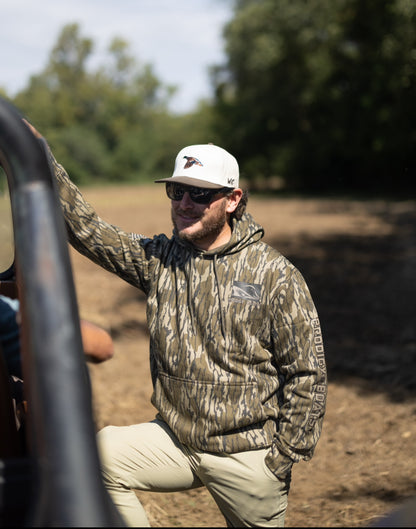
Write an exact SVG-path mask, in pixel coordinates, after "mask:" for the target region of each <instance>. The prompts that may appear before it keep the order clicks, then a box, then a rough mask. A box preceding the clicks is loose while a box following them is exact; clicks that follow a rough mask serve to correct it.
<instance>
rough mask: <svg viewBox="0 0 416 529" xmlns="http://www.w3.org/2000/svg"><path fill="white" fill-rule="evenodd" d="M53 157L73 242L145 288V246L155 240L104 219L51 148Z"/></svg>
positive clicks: (75, 245) (75, 246)
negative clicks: (71, 178) (55, 156)
mask: <svg viewBox="0 0 416 529" xmlns="http://www.w3.org/2000/svg"><path fill="white" fill-rule="evenodd" d="M49 158H50V164H51V166H52V169H53V172H54V174H55V178H56V184H57V191H58V193H59V199H60V203H61V207H62V212H63V215H64V219H65V224H66V229H67V234H68V241H69V243H70V244H71V245H72V246H73V247H74V248H75V249H76V250H77V251H78V252H79V253H81V254H82V255H84V256H85V257H87V258H89V259H90V260H91V261H93V262H94V263H96V264H98V265H99V266H101V267H102V268H104V269H105V270H107V271H109V272H112V273H114V274H117V275H118V276H119V277H121V278H122V279H124V280H125V281H127V282H128V283H130V284H132V285H133V286H136V287H138V288H140V289H141V290H144V291H145V290H146V287H145V283H146V281H147V274H148V258H147V257H146V256H147V253H146V250H145V247H146V245H148V244H149V243H151V239H147V238H146V237H144V236H143V235H137V234H133V233H126V232H124V231H123V230H122V229H120V228H118V227H117V226H115V225H113V224H110V223H108V222H105V221H104V220H103V219H101V218H100V217H99V216H98V214H97V213H96V211H95V210H94V208H93V207H92V206H91V205H90V204H89V203H88V202H87V201H86V200H85V199H84V198H83V196H82V194H81V192H80V190H79V189H78V188H77V186H76V185H75V184H74V183H73V182H72V181H71V180H70V178H69V176H68V175H67V173H66V171H65V169H64V168H63V167H62V165H60V164H59V163H58V162H57V161H56V159H55V158H54V156H53V154H52V152H51V151H50V150H49Z"/></svg>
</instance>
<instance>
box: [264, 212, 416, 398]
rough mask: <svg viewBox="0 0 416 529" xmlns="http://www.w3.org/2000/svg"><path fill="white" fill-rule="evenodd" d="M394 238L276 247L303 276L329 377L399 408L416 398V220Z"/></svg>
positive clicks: (393, 217) (402, 216) (395, 230)
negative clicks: (376, 393) (315, 314)
mask: <svg viewBox="0 0 416 529" xmlns="http://www.w3.org/2000/svg"><path fill="white" fill-rule="evenodd" d="M388 216H389V218H388V219H386V218H385V217H384V221H386V220H387V221H388V222H389V223H390V225H391V227H392V233H391V234H390V235H388V236H381V237H377V236H372V237H369V236H359V235H358V236H356V235H354V236H347V235H342V236H336V237H331V238H328V237H325V238H322V239H319V238H312V237H306V236H305V237H304V238H303V239H302V241H301V244H299V242H300V241H299V240H297V241H296V243H294V242H293V241H291V240H289V239H288V240H284V239H283V240H282V238H281V237H279V240H278V241H273V240H272V241H270V243H271V244H272V245H273V246H275V247H276V248H279V250H280V251H281V252H282V253H283V254H284V255H285V256H286V257H287V258H288V259H289V260H290V261H292V262H293V264H295V266H297V267H298V268H299V270H300V271H301V272H302V274H303V275H304V277H305V279H306V281H307V283H308V285H309V288H310V290H311V293H312V296H313V299H314V301H315V304H316V306H317V308H318V312H319V316H320V320H321V325H322V332H323V335H324V341H325V349H326V358H327V366H328V377H329V379H330V380H331V381H332V382H346V381H347V380H348V383H351V382H353V383H354V384H359V385H360V386H362V390H363V391H372V392H373V391H375V390H376V391H379V392H385V393H386V394H387V395H388V396H389V398H391V399H392V400H394V401H398V402H400V401H402V400H403V399H406V398H408V397H411V396H416V325H415V317H416V212H409V211H408V210H407V211H403V212H401V213H396V214H392V213H391V212H390V213H389V214H388Z"/></svg>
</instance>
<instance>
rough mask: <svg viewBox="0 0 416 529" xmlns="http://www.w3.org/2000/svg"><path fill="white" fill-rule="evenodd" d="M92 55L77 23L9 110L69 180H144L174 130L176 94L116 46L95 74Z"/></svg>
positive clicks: (121, 43)
mask: <svg viewBox="0 0 416 529" xmlns="http://www.w3.org/2000/svg"><path fill="white" fill-rule="evenodd" d="M93 49H94V46H93V42H92V41H91V40H90V39H88V38H84V37H82V36H81V35H80V29H79V26H78V25H77V24H69V25H67V26H65V27H64V28H63V30H62V32H61V34H60V36H59V38H58V41H57V43H56V45H55V46H54V48H53V50H52V52H51V54H50V58H49V61H48V64H47V66H46V68H45V69H44V70H43V71H42V72H41V73H39V74H38V75H35V76H32V77H31V79H30V81H29V84H28V86H27V88H25V89H24V90H22V91H21V92H20V93H19V94H17V96H16V97H15V98H14V100H13V103H14V104H15V105H16V107H17V108H19V109H20V110H21V111H22V112H24V113H25V115H26V116H27V117H28V119H29V120H30V121H32V122H33V123H34V125H35V126H36V127H37V128H38V129H39V130H40V131H41V132H42V134H44V136H45V137H47V139H48V142H49V144H50V145H51V147H52V149H53V151H54V153H55V154H56V156H57V158H58V159H59V160H60V161H61V162H62V164H63V165H64V166H65V167H66V168H67V169H68V170H69V171H70V174H71V177H72V178H73V179H74V181H76V182H78V183H86V182H91V181H92V180H94V179H95V180H97V181H102V180H103V179H107V180H112V181H113V180H117V181H120V180H121V181H122V180H134V179H137V178H140V177H143V171H142V169H141V168H143V170H144V167H150V168H153V167H157V166H158V163H159V161H160V160H159V158H158V156H159V154H158V144H159V143H160V142H161V143H162V144H163V143H164V142H165V134H166V133H167V132H165V131H168V130H169V129H171V128H172V127H174V126H175V127H176V128H177V129H178V128H179V129H180V128H181V127H180V118H173V117H171V116H169V113H168V112H167V104H168V102H169V99H170V97H171V96H172V95H173V93H174V91H175V88H174V87H172V86H167V85H164V84H163V83H162V82H161V81H160V80H159V79H158V78H157V77H156V76H155V75H154V73H153V69H152V67H151V66H150V65H148V64H144V65H142V64H139V63H138V61H137V60H136V59H135V58H134V57H133V56H132V55H131V54H130V52H129V46H128V43H127V42H125V41H124V40H123V39H120V38H115V39H113V41H112V42H111V43H110V46H109V48H108V50H107V51H108V57H107V58H106V60H105V63H104V64H105V66H99V67H98V68H96V69H95V70H93V69H91V68H89V67H88V61H89V60H90V59H91V57H92V53H93ZM170 121H172V123H170ZM174 123H175V125H174ZM165 143H166V142H165ZM143 153H145V154H146V156H145V161H144V160H143V159H142V158H141V156H142V155H143ZM170 154H171V153H170ZM159 170H160V169H159ZM140 175H141V176H140ZM148 177H149V178H150V177H152V175H150V174H149V175H148Z"/></svg>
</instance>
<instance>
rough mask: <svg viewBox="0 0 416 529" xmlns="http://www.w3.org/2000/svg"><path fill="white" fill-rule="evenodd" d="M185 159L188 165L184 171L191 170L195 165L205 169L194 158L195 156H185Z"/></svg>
mask: <svg viewBox="0 0 416 529" xmlns="http://www.w3.org/2000/svg"><path fill="white" fill-rule="evenodd" d="M184 158H186V163H185V165H184V167H183V168H184V169H189V168H190V167H192V166H193V165H200V166H201V167H203V165H202V163H201V162H200V161H199V160H198V159H197V158H194V157H193V156H184Z"/></svg>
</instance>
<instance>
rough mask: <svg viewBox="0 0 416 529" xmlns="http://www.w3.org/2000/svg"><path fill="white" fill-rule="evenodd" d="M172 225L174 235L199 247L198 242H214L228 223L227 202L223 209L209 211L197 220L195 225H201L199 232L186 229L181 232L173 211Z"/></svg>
mask: <svg viewBox="0 0 416 529" xmlns="http://www.w3.org/2000/svg"><path fill="white" fill-rule="evenodd" d="M171 217H172V223H173V227H174V233H175V234H176V235H178V236H179V237H180V238H181V239H183V240H185V241H188V242H191V243H194V244H196V245H198V242H203V241H206V240H212V241H214V240H215V239H216V238H217V237H218V236H219V235H220V233H221V232H222V230H223V229H224V225H225V224H226V223H227V222H228V218H227V212H226V205H225V200H224V202H223V204H222V206H221V207H219V208H217V209H216V210H213V211H209V210H207V211H206V212H204V214H203V215H202V216H201V217H198V218H196V219H195V223H197V222H199V223H200V225H201V226H200V228H199V229H198V230H195V231H192V232H190V233H189V232H187V231H186V229H183V230H179V229H178V224H177V222H176V214H175V212H174V211H173V210H171Z"/></svg>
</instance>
